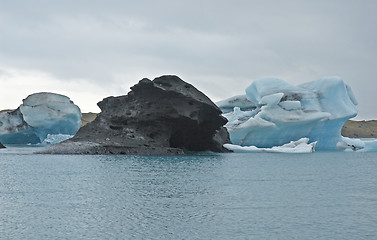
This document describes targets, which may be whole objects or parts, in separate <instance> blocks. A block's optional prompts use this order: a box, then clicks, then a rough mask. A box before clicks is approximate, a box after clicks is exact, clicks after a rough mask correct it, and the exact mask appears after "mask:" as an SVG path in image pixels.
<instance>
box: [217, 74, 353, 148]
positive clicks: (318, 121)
mask: <svg viewBox="0 0 377 240" xmlns="http://www.w3.org/2000/svg"><path fill="white" fill-rule="evenodd" d="M245 98H246V99H247V100H248V101H249V102H250V103H247V101H246V100H245ZM240 103H247V104H240ZM217 104H218V106H219V107H220V109H221V110H222V111H223V113H224V114H223V115H224V116H225V117H226V118H227V119H228V123H227V124H226V125H225V127H226V128H227V129H228V131H229V134H230V140H231V142H232V143H233V144H235V145H240V146H255V147H257V148H272V147H274V146H281V145H284V144H286V143H287V142H290V141H297V140H299V139H301V138H308V139H309V142H317V145H316V149H317V150H336V149H338V146H339V145H340V144H339V143H341V142H344V138H343V137H342V136H341V134H340V132H341V129H342V127H343V125H344V123H345V122H346V121H347V120H348V119H350V118H352V117H355V116H356V115H357V101H356V99H355V97H354V95H353V93H352V90H351V88H350V87H349V86H348V85H347V84H345V83H344V81H343V80H342V79H340V78H339V77H326V78H322V79H319V80H316V81H313V82H309V83H306V84H302V85H299V86H294V85H291V84H289V83H287V82H285V81H283V80H281V79H275V78H266V79H260V80H257V81H254V82H253V83H252V84H251V85H250V86H249V87H248V88H247V89H246V95H240V96H236V97H233V98H230V99H226V100H223V101H221V102H219V103H217ZM245 105H246V107H245ZM231 108H233V111H230V110H229V109H231Z"/></svg>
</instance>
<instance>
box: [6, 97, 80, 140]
mask: <svg viewBox="0 0 377 240" xmlns="http://www.w3.org/2000/svg"><path fill="white" fill-rule="evenodd" d="M80 127H81V111H80V108H79V107H78V106H76V105H75V104H74V103H73V102H72V101H71V100H70V99H69V98H68V97H66V96H64V95H60V94H55V93H47V92H43V93H35V94H32V95H29V96H28V97H27V98H26V99H24V100H23V103H22V104H21V105H20V106H19V107H18V108H17V109H16V110H14V111H8V112H2V113H0V141H1V142H2V143H3V144H38V143H52V142H53V143H55V142H57V141H59V140H64V139H66V138H67V136H73V135H75V133H76V132H77V131H78V129H79V128H80ZM54 135H56V137H53V136H54ZM52 138H54V140H51V139H52ZM46 139H47V140H46ZM45 140H46V141H45Z"/></svg>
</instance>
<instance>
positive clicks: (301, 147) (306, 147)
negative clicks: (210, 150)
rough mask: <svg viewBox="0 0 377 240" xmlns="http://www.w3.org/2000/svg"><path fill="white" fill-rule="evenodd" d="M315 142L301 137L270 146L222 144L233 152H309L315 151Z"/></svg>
mask: <svg viewBox="0 0 377 240" xmlns="http://www.w3.org/2000/svg"><path fill="white" fill-rule="evenodd" d="M316 143H317V142H312V143H309V138H301V139H299V140H297V141H291V142H290V143H287V144H284V145H282V146H275V147H272V148H258V147H255V146H239V145H234V144H224V145H223V146H224V147H225V148H226V149H228V150H231V151H233V152H270V153H311V152H314V151H315V145H316Z"/></svg>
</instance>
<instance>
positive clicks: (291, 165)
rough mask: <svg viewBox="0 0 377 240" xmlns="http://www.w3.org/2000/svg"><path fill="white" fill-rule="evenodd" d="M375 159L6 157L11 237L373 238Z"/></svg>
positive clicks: (4, 202)
mask: <svg viewBox="0 0 377 240" xmlns="http://www.w3.org/2000/svg"><path fill="white" fill-rule="evenodd" d="M376 156H377V155H376V154H373V153H363V154H353V153H315V154H298V155H297V154H296V155H292V154H215V155H199V156H197V155H193V156H177V157H140V156H80V155H33V154H21V155H19V154H10V153H9V154H1V153H0V211H1V213H2V214H1V215H0V223H1V224H0V233H1V236H3V237H4V238H5V239H7V238H9V239H62V238H67V239H271V238H272V239H345V238H346V239H373V237H376V231H375V229H377V216H376V215H375V214H373V213H374V212H375V210H377V195H376V194H375V193H376V192H377V177H376V174H375V173H376V170H377V160H376V159H377V158H376Z"/></svg>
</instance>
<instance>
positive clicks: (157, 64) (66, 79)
mask: <svg viewBox="0 0 377 240" xmlns="http://www.w3.org/2000/svg"><path fill="white" fill-rule="evenodd" d="M0 3H1V5H0V6H1V7H0V109H9V108H16V107H18V106H19V105H20V104H21V103H22V99H24V98H25V97H26V96H27V95H29V94H31V93H35V92H42V91H50V92H56V93H60V94H64V95H67V96H68V97H70V98H71V99H72V100H73V101H74V102H75V103H76V104H77V105H79V107H80V108H81V109H82V111H83V112H88V111H94V112H98V111H99V108H98V107H97V106H96V103H97V102H98V101H100V100H102V99H103V98H104V97H107V96H111V95H112V96H117V95H122V94H126V93H127V92H129V88H130V87H131V86H132V85H134V84H136V83H137V82H138V81H139V80H140V79H142V78H144V77H148V78H150V79H153V78H155V77H157V76H160V75H164V74H175V75H178V76H179V77H181V78H182V79H183V80H185V81H187V82H189V83H191V84H193V85H194V86H196V87H197V88H198V89H199V90H201V91H202V92H204V93H205V94H206V95H207V96H209V97H210V98H211V99H212V100H213V101H218V100H221V99H224V98H227V97H230V96H234V95H238V94H244V90H245V88H246V87H248V86H249V85H250V84H251V83H252V82H253V81H254V80H256V79H259V78H263V77H278V78H281V79H284V80H286V81H288V82H290V83H292V84H300V83H304V82H308V81H312V80H315V79H318V78H320V77H323V76H340V77H342V78H343V79H344V81H345V82H346V83H347V84H348V85H350V86H351V88H352V90H353V92H354V94H355V96H356V98H357V100H358V101H359V116H358V119H377V93H376V88H377V25H376V23H377V14H376V13H377V1H376V0H360V1H355V0H349V1H348V0H313V1H309V0H308V1H302V0H284V1H283V0H281V1H280V0H275V1H272V0H245V1H237V0H232V1H230V0H229V1H221V0H213V1H212V0H207V1H203V0H200V1H195V0H189V1H173V0H171V1H163V0H159V1H142V0H138V1H127V0H119V1H114V0H106V1H105V0H103V1H99V0H88V1H82V0H81V1H80V0H64V1H58V0H56V1H52V0H34V1H28V0H23V1H20V0H12V1H8V0H0Z"/></svg>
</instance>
